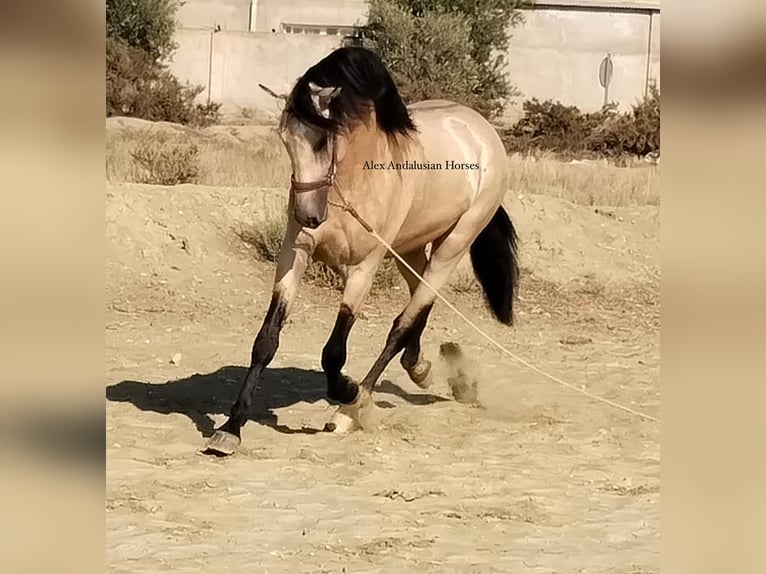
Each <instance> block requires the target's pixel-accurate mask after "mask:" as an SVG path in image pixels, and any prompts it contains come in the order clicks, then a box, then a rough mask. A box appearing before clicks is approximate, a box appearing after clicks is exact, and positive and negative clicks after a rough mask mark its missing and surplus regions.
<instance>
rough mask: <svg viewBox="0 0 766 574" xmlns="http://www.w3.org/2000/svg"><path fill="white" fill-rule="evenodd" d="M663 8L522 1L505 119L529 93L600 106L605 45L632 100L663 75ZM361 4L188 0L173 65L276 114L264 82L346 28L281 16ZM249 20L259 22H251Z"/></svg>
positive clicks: (357, 0) (343, 22)
mask: <svg viewBox="0 0 766 574" xmlns="http://www.w3.org/2000/svg"><path fill="white" fill-rule="evenodd" d="M658 9H659V3H658V2H657V0H645V1H643V2H629V1H628V0H622V1H616V2H605V1H603V0H572V1H569V0H548V1H547V2H543V1H542V0H541V1H540V2H538V3H537V5H536V7H535V8H532V9H530V10H527V11H525V16H526V22H525V23H524V24H522V25H521V26H519V27H517V28H515V29H513V30H512V31H511V34H512V37H511V41H510V50H509V58H508V60H509V65H508V69H507V71H508V74H509V78H510V80H511V83H512V84H513V85H514V86H516V87H517V88H518V89H519V90H520V91H521V96H520V97H518V98H515V99H514V100H512V101H511V102H509V105H508V107H507V111H506V114H505V117H504V118H503V119H504V120H505V121H508V122H512V121H515V120H516V119H518V117H519V116H520V115H521V104H522V103H523V101H524V100H526V99H529V98H533V97H536V98H538V99H540V100H547V99H552V100H559V101H561V102H563V103H565V104H572V105H576V106H578V107H580V108H581V109H582V110H585V111H593V110H597V109H599V108H600V107H601V105H602V103H603V100H604V92H603V88H602V87H601V86H600V84H599V81H598V69H599V64H600V63H601V61H602V59H603V58H604V57H605V56H606V55H607V53H609V54H611V55H612V61H613V64H614V77H613V78H612V82H611V84H610V87H609V99H610V100H611V101H615V102H618V103H619V105H620V108H622V109H628V108H629V107H630V105H631V104H633V103H635V102H636V100H638V99H640V98H641V97H642V96H643V95H644V93H645V91H646V83H647V73H648V75H649V77H650V78H655V79H657V80H658V81H659V76H660V33H659V32H660V15H659V13H658V11H657V10H658ZM365 12H366V2H365V1H364V0H323V1H322V2H316V3H315V2H313V1H310V0H187V2H186V4H185V5H184V6H183V7H182V8H181V9H180V11H179V16H178V18H179V21H180V23H181V26H182V27H181V28H179V29H178V32H177V36H176V41H177V42H178V44H179V47H178V50H177V51H176V54H175V58H174V62H173V64H172V69H173V71H174V72H175V73H176V74H177V75H178V77H179V78H181V79H182V80H188V81H190V82H192V83H195V84H201V85H203V86H205V87H206V88H207V91H206V92H205V93H204V94H203V95H202V96H201V99H203V100H204V99H207V97H210V98H212V100H214V101H218V102H222V103H223V104H224V110H226V111H235V110H236V109H237V108H243V107H248V108H254V109H257V110H261V111H267V112H268V113H269V114H273V113H274V110H275V109H276V106H275V105H274V103H273V100H272V99H271V98H269V96H268V95H266V94H265V93H264V92H263V91H262V90H260V89H259V88H258V83H259V82H261V83H264V84H267V85H269V86H271V87H273V88H274V89H277V90H287V89H288V88H289V87H290V86H291V85H292V83H293V82H294V81H295V79H296V78H297V77H298V76H299V75H300V74H302V73H303V72H304V71H305V70H306V69H307V68H308V67H309V66H311V65H312V64H314V63H316V62H317V61H319V60H320V59H321V58H323V57H324V56H325V55H327V54H328V53H330V52H331V51H332V50H333V49H335V48H336V47H338V46H339V44H340V41H341V38H340V37H337V36H318V35H301V34H282V33H276V34H274V33H271V30H272V29H275V30H277V31H278V32H279V31H280V30H281V27H282V24H310V25H311V24H313V25H324V26H353V25H355V24H361V23H363V21H364V19H365ZM215 26H220V27H221V29H222V31H221V32H218V33H216V34H213V36H212V58H211V56H210V54H211V52H210V50H211V33H212V32H211V31H212V30H213V28H214V27H215ZM248 27H252V28H253V29H255V30H258V31H257V32H249V33H248V32H245V30H247V29H248ZM191 28H197V29H191ZM240 30H241V32H238V31H240Z"/></svg>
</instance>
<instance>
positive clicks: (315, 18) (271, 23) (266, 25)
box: [252, 0, 367, 32]
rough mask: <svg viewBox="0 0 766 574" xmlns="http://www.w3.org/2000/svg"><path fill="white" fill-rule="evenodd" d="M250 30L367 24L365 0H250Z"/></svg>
mask: <svg viewBox="0 0 766 574" xmlns="http://www.w3.org/2000/svg"><path fill="white" fill-rule="evenodd" d="M252 9H253V17H252V21H253V22H254V27H253V29H254V30H256V31H259V32H270V31H271V30H272V29H273V30H276V31H277V32H279V31H280V30H281V25H282V24H283V23H288V24H314V25H327V26H353V25H355V24H364V22H366V20H367V2H366V1H365V0H322V1H321V2H317V1H315V0H292V1H286V0H253V8H252Z"/></svg>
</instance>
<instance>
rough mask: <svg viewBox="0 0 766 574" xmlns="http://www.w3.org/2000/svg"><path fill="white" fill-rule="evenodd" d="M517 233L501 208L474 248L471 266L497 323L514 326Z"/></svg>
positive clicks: (476, 240)
mask: <svg viewBox="0 0 766 574" xmlns="http://www.w3.org/2000/svg"><path fill="white" fill-rule="evenodd" d="M517 254H518V252H517V250H516V230H515V229H514V228H513V223H511V219H510V218H509V217H508V213H507V212H506V211H505V209H503V208H502V207H499V208H498V210H497V212H496V213H495V215H494V216H493V217H492V220H491V221H490V222H489V224H488V225H487V227H485V228H484V229H483V230H482V232H481V233H479V236H478V237H477V238H476V239H475V240H474V242H473V244H472V245H471V263H473V270H474V272H475V273H476V278H477V279H478V280H479V283H481V286H482V287H483V289H484V294H485V295H486V297H487V302H488V303H489V306H490V307H491V308H492V311H493V312H494V313H495V317H497V319H498V321H500V322H501V323H505V324H506V325H512V324H513V299H514V297H515V296H516V291H517V290H518V288H519V262H518V258H517Z"/></svg>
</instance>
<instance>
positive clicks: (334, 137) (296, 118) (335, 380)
mask: <svg viewBox="0 0 766 574" xmlns="http://www.w3.org/2000/svg"><path fill="white" fill-rule="evenodd" d="M272 94H273V92H272ZM285 100H286V105H285V108H284V112H283V113H282V120H281V123H280V127H279V132H280V136H281V138H282V141H283V142H284V144H285V147H286V148H287V153H288V154H289V156H290V161H291V163H292V169H293V175H292V182H291V188H290V200H289V207H288V209H289V211H290V214H291V217H290V218H289V223H288V226H287V232H286V234H285V240H284V244H283V246H282V251H281V254H280V256H279V262H278V264H277V273H276V279H275V283H274V292H273V295H272V297H271V304H270V305H269V309H268V311H267V313H266V318H265V319H264V321H263V325H262V326H261V329H260V331H259V332H258V336H257V337H256V339H255V343H254V345H253V351H252V357H251V363H250V369H249V370H248V373H247V376H246V378H245V381H244V383H243V384H242V388H241V390H240V393H239V397H238V399H237V401H236V403H235V404H234V406H233V407H232V409H231V413H230V416H229V418H228V420H227V421H226V422H225V423H224V424H223V426H221V428H220V429H218V430H217V431H216V432H215V434H214V435H213V436H212V438H211V439H210V441H209V442H208V445H207V448H208V451H210V452H213V453H217V454H231V453H233V452H234V451H235V450H236V448H237V447H238V446H239V444H240V442H241V439H240V430H241V428H242V426H243V425H244V424H245V422H246V421H247V419H248V415H249V414H250V408H251V403H252V399H253V392H254V390H255V388H256V382H257V380H258V378H259V377H260V375H261V372H262V371H263V369H264V368H266V366H267V365H268V364H269V362H270V361H271V360H272V358H273V357H274V354H275V353H276V350H277V347H278V345H279V333H280V331H281V329H282V325H283V324H284V322H285V319H286V318H287V316H288V315H289V313H290V309H291V307H292V305H293V302H294V300H295V294H296V291H297V289H298V284H299V283H300V280H301V276H302V275H303V272H304V270H305V269H306V266H307V265H308V262H309V260H310V259H311V258H314V259H317V260H319V261H324V262H325V263H327V264H329V265H330V266H332V267H334V268H336V269H338V270H340V271H341V272H342V273H343V274H344V276H345V280H346V287H345V290H344V292H343V302H342V303H341V305H340V310H339V311H338V317H337V320H336V322H335V326H334V328H333V330H332V334H331V335H330V339H329V340H328V342H327V344H326V345H325V347H324V349H323V351H322V368H323V369H324V371H325V373H326V375H327V395H328V396H329V398H331V399H334V400H336V401H338V402H340V403H341V406H340V407H339V409H338V410H337V412H336V413H335V414H334V415H333V417H332V419H331V420H330V421H329V422H328V423H327V425H326V426H325V429H326V430H328V431H335V432H345V431H347V430H350V429H352V428H356V427H359V426H364V423H365V419H366V417H367V416H368V415H369V413H370V411H371V409H372V408H373V402H372V396H371V394H372V391H373V389H374V387H375V384H376V382H377V380H378V378H379V377H380V375H381V374H382V372H383V370H384V369H385V368H386V366H387V365H388V363H389V362H390V361H391V360H392V359H393V358H394V357H395V356H396V355H397V354H398V353H400V352H401V351H402V350H403V351H404V353H403V354H402V357H401V364H402V366H403V367H404V369H405V370H406V371H407V373H408V374H409V376H410V378H411V379H412V380H413V381H414V382H415V383H416V384H418V385H419V386H421V387H423V388H425V387H427V386H428V385H429V384H430V383H431V377H430V371H431V363H430V362H429V361H427V360H426V359H424V358H423V356H422V354H421V352H420V337H421V334H422V333H423V329H424V328H425V326H426V321H427V320H428V314H429V312H430V311H431V308H432V307H433V304H434V301H435V295H434V293H433V292H432V291H431V290H430V289H428V288H427V287H426V286H425V285H423V284H421V283H420V282H419V281H418V279H417V278H416V277H414V276H413V275H412V273H411V272H410V271H409V270H407V269H406V268H405V267H404V266H402V265H401V264H399V262H397V264H398V265H399V270H400V271H401V273H402V275H403V276H404V278H405V279H406V281H407V284H408V285H409V290H410V300H409V302H408V303H407V305H406V307H405V308H404V310H403V311H402V312H401V313H400V314H399V316H398V317H396V319H395V320H394V322H393V326H392V327H391V330H390V331H389V333H388V337H387V339H386V343H385V346H384V347H383V350H382V351H381V353H380V355H379V356H378V358H377V360H376V361H375V362H374V364H373V365H372V367H371V368H370V370H369V372H368V373H367V374H366V376H365V377H364V378H363V379H362V381H361V383H359V384H357V383H356V382H355V381H354V380H353V379H351V378H350V377H348V376H347V375H344V374H343V373H342V372H341V371H342V368H343V365H344V363H345V361H346V341H347V339H348V335H349V332H350V331H351V327H352V326H353V324H354V320H355V318H356V315H357V313H358V312H359V309H360V307H361V305H362V302H363V300H364V298H365V297H366V296H367V294H368V292H369V290H370V286H371V284H372V279H373V276H374V274H375V270H376V269H377V267H378V265H379V264H380V262H381V261H382V260H383V258H384V256H385V255H386V248H385V247H384V246H383V245H382V244H381V243H380V242H379V241H378V240H376V239H375V238H374V237H373V236H372V235H371V234H370V233H368V231H366V230H365V229H364V227H363V226H362V225H361V224H360V223H359V221H358V220H357V219H355V218H354V216H353V215H352V214H351V213H349V212H348V211H347V210H344V209H343V208H342V202H344V201H347V202H348V204H350V205H352V206H353V207H354V208H355V209H356V212H357V213H358V214H359V215H360V216H361V217H362V218H363V219H364V220H365V221H366V222H367V223H368V224H369V225H370V226H371V227H372V229H374V230H376V231H377V232H378V234H379V235H380V236H381V237H382V238H383V239H384V240H385V241H386V242H388V243H389V244H390V245H392V246H393V248H394V249H395V250H396V251H397V252H398V253H399V254H401V255H402V256H403V258H404V259H405V260H406V261H407V262H408V263H409V265H411V266H412V268H413V269H415V270H416V271H417V272H418V273H420V274H421V275H422V276H423V278H424V279H425V280H426V281H427V282H428V283H429V284H430V285H432V286H433V287H434V288H436V289H439V288H441V287H442V286H443V285H444V284H445V283H446V281H447V279H448V277H449V275H450V274H451V273H452V272H453V271H454V269H455V267H456V266H457V264H458V262H459V261H460V259H461V258H462V257H463V256H464V255H465V254H466V253H467V252H468V251H469V250H470V253H471V261H472V263H473V268H474V271H475V273H476V276H477V278H478V280H479V282H480V283H481V285H482V287H483V289H484V293H485V294H486V298H487V301H488V303H489V305H490V307H491V308H492V311H493V312H494V314H495V316H496V317H497V319H498V320H499V321H501V322H503V323H506V324H511V323H512V321H513V299H514V297H515V293H516V289H517V284H518V277H519V270H518V259H517V252H516V233H515V231H514V228H513V225H512V223H511V220H510V219H509V217H508V214H507V213H506V211H505V210H504V209H503V208H502V207H501V202H502V199H503V196H504V195H505V192H506V190H507V188H508V176H507V162H506V155H505V150H504V148H503V144H502V142H501V141H500V138H499V137H498V135H497V133H496V132H495V130H494V129H493V128H492V126H491V125H490V124H489V123H488V122H487V121H486V120H485V119H484V118H482V117H481V116H480V115H479V114H478V113H476V112H475V111H473V110H471V109H468V108H466V107H463V106H460V105H458V104H455V103H452V102H448V101H442V100H431V101H424V102H419V103H417V104H413V105H411V106H409V107H406V106H405V105H404V103H403V102H402V99H401V97H400V96H399V93H398V92H397V89H396V86H395V85H394V82H393V80H392V79H391V76H390V75H389V73H388V71H387V70H386V68H385V66H384V65H383V63H382V62H381V61H380V59H379V58H378V57H377V56H376V55H375V54H373V53H372V52H370V51H369V50H365V49H363V48H341V49H339V50H336V51H335V52H333V53H332V54H330V55H329V56H327V57H326V58H325V59H323V60H322V61H321V62H319V63H318V64H316V65H314V66H313V67H311V68H310V69H309V70H308V71H306V73H305V74H304V75H303V76H302V77H301V78H300V79H299V80H298V82H297V83H296V85H295V87H294V88H293V90H292V92H291V93H290V95H289V96H287V97H286V98H285ZM447 163H449V167H447ZM365 165H366V166H367V167H365ZM372 165H377V166H381V167H380V168H376V169H371V166H372ZM419 166H421V167H419ZM426 166H427V167H426ZM428 245H430V246H431V248H430V254H429V253H428V252H427V249H426V248H427V246H428Z"/></svg>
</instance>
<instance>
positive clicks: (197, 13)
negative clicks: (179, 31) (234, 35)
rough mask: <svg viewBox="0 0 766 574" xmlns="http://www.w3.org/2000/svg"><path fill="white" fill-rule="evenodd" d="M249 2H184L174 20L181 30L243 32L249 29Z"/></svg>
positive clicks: (247, 0)
mask: <svg viewBox="0 0 766 574" xmlns="http://www.w3.org/2000/svg"><path fill="white" fill-rule="evenodd" d="M250 2H251V0H184V3H183V4H182V5H181V7H180V8H178V12H177V13H176V20H177V21H178V24H179V26H180V27H181V28H208V29H212V28H215V27H216V26H220V27H221V29H222V30H232V31H237V30H238V31H241V32H245V31H247V30H249V29H250Z"/></svg>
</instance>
